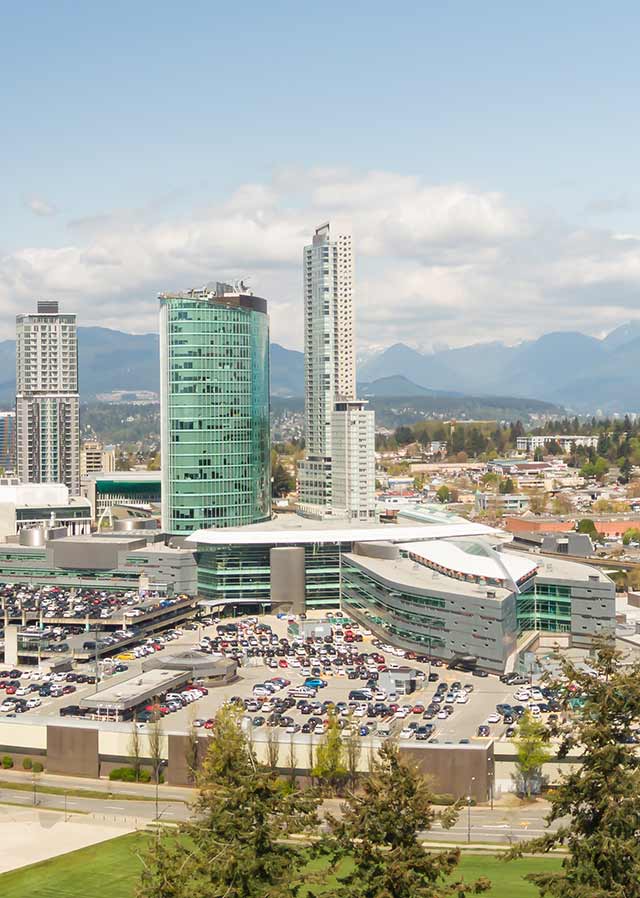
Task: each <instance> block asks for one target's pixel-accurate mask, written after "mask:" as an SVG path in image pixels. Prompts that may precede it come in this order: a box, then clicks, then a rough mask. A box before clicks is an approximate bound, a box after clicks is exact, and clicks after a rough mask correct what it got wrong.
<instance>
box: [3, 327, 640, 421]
mask: <svg viewBox="0 0 640 898" xmlns="http://www.w3.org/2000/svg"><path fill="white" fill-rule="evenodd" d="M78 356H79V378H80V390H81V395H82V398H83V399H91V398H93V397H94V396H96V394H98V393H108V392H110V391H112V390H127V389H131V390H133V389H136V390H152V391H154V392H158V390H159V361H158V357H159V341H158V335H157V334H127V333H124V332H122V331H116V330H111V329H109V328H104V327H79V328H78ZM639 370H640V322H637V321H634V322H630V323H628V324H624V325H622V326H620V327H618V328H616V329H615V330H614V331H612V332H611V333H610V334H608V335H607V336H606V337H605V338H604V339H602V340H599V339H597V338H595V337H589V336H586V335H585V334H581V333H578V332H573V331H566V332H555V333H550V334H545V335H544V336H542V337H539V338H538V339H536V340H529V341H525V342H523V343H520V344H518V345H517V346H507V345H505V344H504V343H500V342H493V343H478V344H474V345H471V346H465V347H462V348H459V349H444V350H440V351H438V352H432V353H422V352H419V351H418V350H416V349H412V348H411V347H410V346H407V345H405V344H403V343H396V344H394V345H393V346H390V347H388V348H387V349H384V350H381V351H379V352H377V353H375V354H374V355H372V356H369V357H368V358H367V359H366V360H365V361H363V362H362V363H361V364H360V366H359V382H358V392H359V395H361V396H362V397H363V398H372V399H373V398H379V399H382V398H406V397H423V398H430V397H431V398H433V397H437V398H444V397H447V396H449V397H458V398H459V397H461V396H481V397H487V396H500V397H504V396H511V397H519V398H524V397H526V398H535V399H538V400H544V401H546V402H551V403H554V404H556V405H563V406H565V407H567V408H569V409H571V410H575V411H580V412H596V411H602V412H605V413H607V414H609V413H612V412H625V411H630V412H633V411H640V389H638V374H637V372H638V371H639ZM14 371H15V341H14V340H4V341H1V342H0V372H4V377H3V375H2V374H1V373H0V402H2V404H3V405H4V406H7V405H10V404H11V403H12V401H13V397H14V395H15V375H14ZM303 387H304V355H303V353H302V352H298V351H297V350H293V349H286V348H285V347H284V346H281V345H280V344H278V343H272V344H271V394H272V396H274V397H279V398H287V397H298V396H302V395H303Z"/></svg>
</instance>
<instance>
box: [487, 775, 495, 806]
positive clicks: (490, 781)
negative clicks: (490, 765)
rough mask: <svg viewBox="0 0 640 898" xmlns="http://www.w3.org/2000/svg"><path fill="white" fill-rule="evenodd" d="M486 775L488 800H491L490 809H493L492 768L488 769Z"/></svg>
mask: <svg viewBox="0 0 640 898" xmlns="http://www.w3.org/2000/svg"><path fill="white" fill-rule="evenodd" d="M487 776H488V777H489V800H490V802H491V810H493V776H494V773H493V770H489V771H488V773H487Z"/></svg>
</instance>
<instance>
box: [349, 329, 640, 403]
mask: <svg viewBox="0 0 640 898" xmlns="http://www.w3.org/2000/svg"><path fill="white" fill-rule="evenodd" d="M639 370H640V322H630V323H629V324H624V325H622V326H621V327H618V328H616V330H614V331H612V332H611V333H610V334H608V335H607V336H606V337H605V338H604V339H602V340H599V339H597V338H595V337H589V336H586V335H585V334H581V333H578V332H574V331H566V332H565V331H562V332H555V333H550V334H545V335H543V336H542V337H539V338H538V339H536V340H529V341H525V342H523V343H520V344H518V345H517V346H506V345H505V344H504V343H499V342H493V343H479V344H475V345H472V346H465V347H462V348H460V349H446V350H440V351H439V352H433V353H429V354H427V353H421V352H418V351H417V350H415V349H412V348H411V347H410V346H406V345H405V344H403V343H396V344H395V345H393V346H390V347H389V348H388V349H385V350H382V351H381V352H378V353H376V354H375V355H373V356H371V357H369V358H368V359H366V360H365V361H364V362H363V363H362V364H361V365H360V368H359V375H360V378H361V380H362V381H366V382H374V383H376V382H378V381H379V380H380V379H383V378H389V377H394V376H398V375H400V376H402V377H404V378H407V379H408V380H410V381H411V382H413V383H414V384H416V385H418V386H420V387H426V388H428V389H430V390H435V391H442V390H449V391H454V392H456V393H465V394H471V395H476V396H477V395H485V396H488V395H509V396H523V397H524V396H527V397H535V398H536V399H542V400H545V401H547V402H553V403H559V404H561V405H563V406H565V407H567V408H568V409H572V410H575V411H580V412H596V411H598V410H600V411H602V412H604V413H607V414H609V413H612V412H625V411H630V412H633V411H640V389H639V388H638V373H637V372H638V371H639Z"/></svg>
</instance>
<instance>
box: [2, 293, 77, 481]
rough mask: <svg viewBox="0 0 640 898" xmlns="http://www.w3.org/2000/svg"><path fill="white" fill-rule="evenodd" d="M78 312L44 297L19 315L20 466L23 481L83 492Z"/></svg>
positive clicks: (17, 359) (17, 445)
mask: <svg viewBox="0 0 640 898" xmlns="http://www.w3.org/2000/svg"><path fill="white" fill-rule="evenodd" d="M79 417H80V399H79V395H78V339H77V329H76V316H75V315H73V314H68V313H61V312H60V311H59V308H58V303H57V302H48V301H45V302H38V305H37V312H36V313H35V314H22V315H17V316H16V467H17V474H18V477H19V479H20V480H21V481H22V482H23V483H64V484H65V486H67V487H68V489H69V491H70V492H71V494H72V495H74V496H77V495H78V494H79V492H80V434H79V431H80V420H79Z"/></svg>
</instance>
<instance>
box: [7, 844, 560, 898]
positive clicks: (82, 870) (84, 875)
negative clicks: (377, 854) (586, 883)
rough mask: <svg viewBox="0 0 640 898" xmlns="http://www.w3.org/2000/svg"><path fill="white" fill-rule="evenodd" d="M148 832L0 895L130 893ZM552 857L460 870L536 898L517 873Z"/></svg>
mask: <svg viewBox="0 0 640 898" xmlns="http://www.w3.org/2000/svg"><path fill="white" fill-rule="evenodd" d="M146 839H147V836H145V835H144V834H141V833H133V834H132V835H128V836H121V837H120V838H117V839H111V840H110V841H108V842H102V843H101V844H99V845H94V846H93V847H91V848H82V849H80V851H73V852H71V853H69V854H65V855H62V856H60V857H57V858H54V859H53V860H50V861H43V862H42V863H40V864H34V865H33V866H31V867H23V868H22V869H21V870H16V871H13V872H11V873H5V874H3V875H1V876H0V895H1V896H2V898H86V896H87V895H88V894H95V895H105V896H108V898H133V895H134V884H135V881H136V878H137V875H138V872H139V870H140V861H139V859H138V857H137V855H138V854H140V853H143V852H144V850H145V841H146ZM559 864H560V861H559V860H558V859H556V858H523V859H522V860H518V861H512V862H511V863H508V864H507V863H504V861H501V860H500V859H499V858H495V857H491V856H484V855H467V856H465V857H463V858H462V861H461V863H460V872H461V873H462V875H463V876H464V877H465V879H467V880H473V879H475V878H476V877H478V876H487V877H488V878H489V879H490V880H491V881H492V882H493V888H492V889H491V891H489V892H485V893H484V894H485V895H487V896H489V898H536V896H537V895H538V892H537V890H536V889H534V888H533V886H531V885H530V884H529V883H526V882H525V881H524V880H523V879H522V877H523V875H524V874H525V873H527V872H537V871H541V870H549V869H553V868H557V867H558V866H559Z"/></svg>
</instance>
